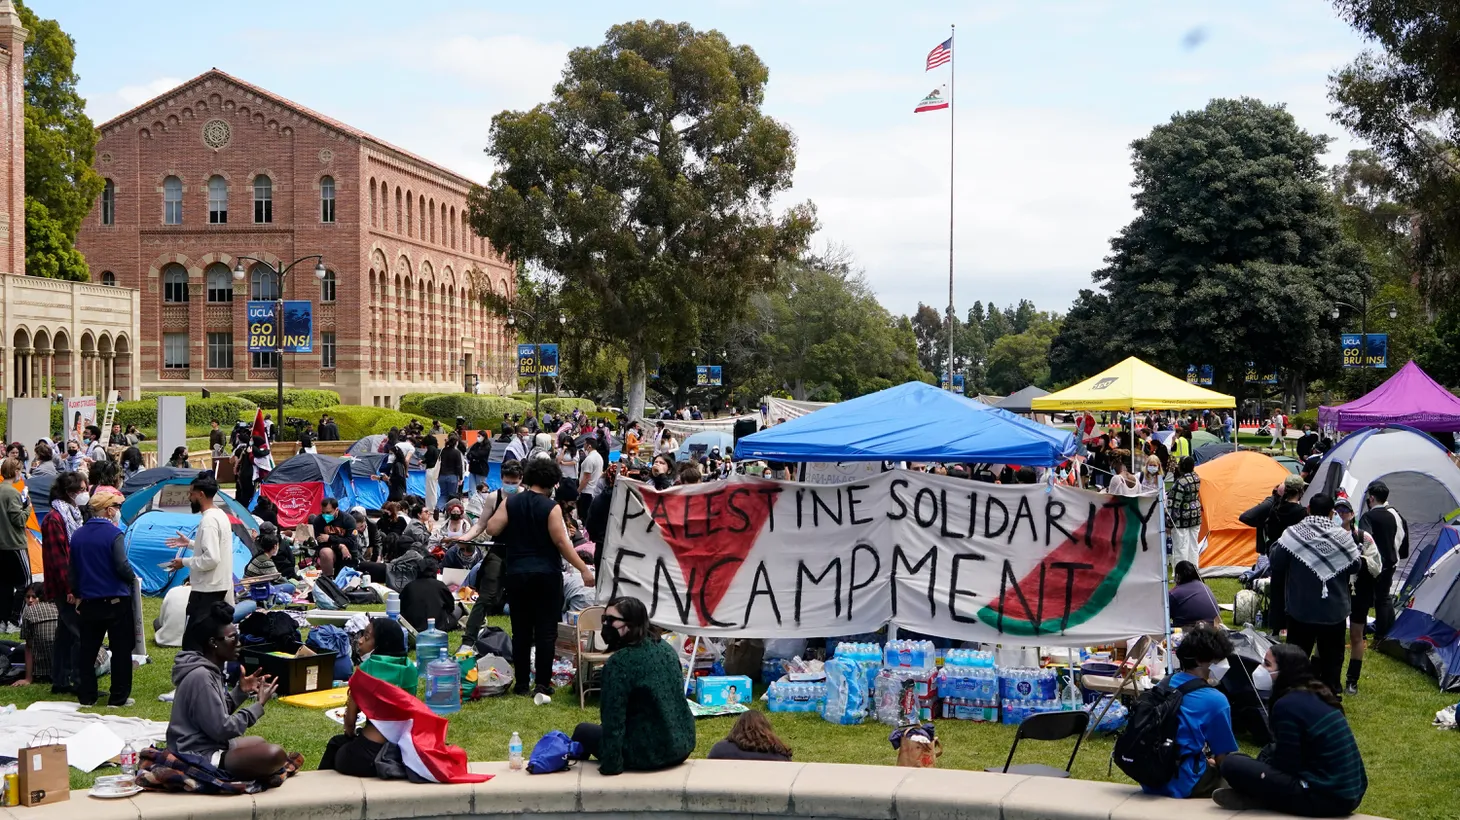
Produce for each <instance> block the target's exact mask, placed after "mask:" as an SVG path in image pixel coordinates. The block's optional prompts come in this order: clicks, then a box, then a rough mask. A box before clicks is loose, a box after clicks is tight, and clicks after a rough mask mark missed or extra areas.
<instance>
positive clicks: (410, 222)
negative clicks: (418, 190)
mask: <svg viewBox="0 0 1460 820" xmlns="http://www.w3.org/2000/svg"><path fill="white" fill-rule="evenodd" d="M414 204H415V199H414V198H413V197H412V196H411V192H410V191H406V236H415V235H416V220H415V212H414V211H413V210H412V208H413V207H414Z"/></svg>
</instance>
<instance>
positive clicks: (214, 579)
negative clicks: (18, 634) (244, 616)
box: [83, 473, 233, 657]
mask: <svg viewBox="0 0 1460 820" xmlns="http://www.w3.org/2000/svg"><path fill="white" fill-rule="evenodd" d="M217 494H218V482H217V480H215V479H214V478H213V474H212V473H200V474H199V475H198V477H197V478H195V479H193V483H192V484H191V485H189V487H188V504H189V506H191V507H192V510H193V512H194V513H195V514H196V513H201V514H202V518H201V519H200V520H199V521H198V529H197V533H196V536H195V537H194V538H189V537H187V536H186V535H184V534H183V533H181V532H179V533H178V534H177V535H175V536H173V537H172V538H169V539H167V545H168V546H169V547H173V548H175V549H179V550H181V549H191V550H192V551H193V554H192V555H190V556H188V557H186V558H174V559H172V561H170V562H168V568H169V569H171V570H173V571H177V570H180V569H183V568H186V569H187V570H188V584H189V586H191V587H192V594H191V595H189V596H188V613H187V614H188V622H189V623H191V622H192V621H193V620H194V619H196V618H199V617H201V616H202V615H205V614H207V612H208V611H209V609H210V608H211V607H212V606H213V604H216V603H220V602H224V603H231V598H232V597H233V528H232V527H231V526H230V525H229V523H228V515H227V514H226V513H224V512H223V511H222V510H220V509H218V507H217V506H216V505H215V504H214V503H213V497H214V496H215V495H217ZM83 657H84V656H83Z"/></svg>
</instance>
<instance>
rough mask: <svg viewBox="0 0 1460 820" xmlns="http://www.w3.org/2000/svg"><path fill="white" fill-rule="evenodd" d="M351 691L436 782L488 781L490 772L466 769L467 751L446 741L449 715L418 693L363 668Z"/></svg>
mask: <svg viewBox="0 0 1460 820" xmlns="http://www.w3.org/2000/svg"><path fill="white" fill-rule="evenodd" d="M350 695H351V696H352V697H353V698H354V699H355V705H356V706H359V707H360V711H362V712H364V713H365V716H366V717H368V718H370V724H371V725H372V726H374V727H375V728H376V729H379V730H380V733H381V734H382V735H385V739H386V740H388V741H390V742H391V743H394V744H395V745H397V746H399V747H400V751H401V759H402V760H404V761H405V764H406V766H407V767H408V768H409V769H410V770H411V771H413V772H415V773H416V774H417V775H419V776H420V777H422V778H424V779H426V780H429V781H431V782H432V783H484V782H486V781H488V780H491V779H492V776H491V775H489V774H472V773H471V772H468V771H467V770H466V752H464V751H462V749H461V748H460V747H457V746H448V745H446V723H447V722H446V718H444V717H441V716H440V715H438V714H436V713H435V712H432V711H431V710H430V709H427V708H426V704H424V703H422V702H421V701H420V700H419V699H418V698H417V697H416V696H415V695H413V694H411V693H409V692H407V691H405V690H404V689H401V688H400V687H397V686H392V685H391V684H389V683H386V682H385V681H383V680H381V679H380V678H376V677H372V676H370V675H367V674H365V673H364V672H361V671H359V670H356V672H355V674H353V675H351V676H350Z"/></svg>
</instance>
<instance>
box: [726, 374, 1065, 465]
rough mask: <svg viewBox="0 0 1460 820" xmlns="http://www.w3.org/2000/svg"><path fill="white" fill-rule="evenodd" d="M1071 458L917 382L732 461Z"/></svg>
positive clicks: (1044, 438)
mask: <svg viewBox="0 0 1460 820" xmlns="http://www.w3.org/2000/svg"><path fill="white" fill-rule="evenodd" d="M1074 454H1075V439H1074V437H1073V436H1071V435H1070V434H1069V433H1067V432H1065V431H1063V430H1056V429H1055V428H1053V427H1048V426H1045V425H1043V424H1039V423H1038V422H1034V421H1030V420H1029V419H1026V418H1023V417H1020V416H1016V415H1014V414H1013V413H1010V412H1008V411H1006V410H1000V409H998V408H996V407H990V406H988V405H986V404H982V403H980V402H977V401H974V400H973V399H968V398H964V397H963V396H959V395H957V394H954V393H950V392H948V391H947V390H940V389H938V388H936V387H934V386H932V385H930V384H924V383H923V382H908V383H907V384H903V385H898V386H897V387H889V388H888V389H886V390H882V391H879V392H876V393H872V394H870V395H866V396H860V397H858V398H855V399H851V400H850V401H844V402H840V403H838V404H833V405H831V406H830V407H824V408H822V409H820V410H817V411H816V412H814V413H808V414H806V415H804V416H801V417H799V418H794V419H791V420H790V421H788V422H785V423H783V424H778V425H776V426H775V427H771V428H769V429H766V430H762V431H760V432H759V433H754V434H752V435H749V436H746V437H745V438H742V439H741V440H740V442H739V443H738V444H737V445H736V446H735V458H736V459H737V460H740V461H744V460H746V459H762V460H766V461H934V462H938V461H941V462H976V463H986V464H1019V465H1027V466H1031V467H1051V466H1054V465H1056V464H1059V463H1060V462H1062V461H1065V460H1066V459H1068V458H1069V457H1070V456H1072V455H1074Z"/></svg>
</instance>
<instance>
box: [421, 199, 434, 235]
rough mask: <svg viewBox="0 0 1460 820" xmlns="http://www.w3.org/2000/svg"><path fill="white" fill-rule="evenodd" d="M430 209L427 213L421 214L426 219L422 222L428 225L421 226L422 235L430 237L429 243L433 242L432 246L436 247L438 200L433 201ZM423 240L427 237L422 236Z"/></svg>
mask: <svg viewBox="0 0 1460 820" xmlns="http://www.w3.org/2000/svg"><path fill="white" fill-rule="evenodd" d="M429 207H430V210H426V211H422V212H421V215H422V216H424V217H426V218H425V219H424V220H422V221H423V222H425V223H427V224H426V225H422V226H421V233H422V234H428V235H429V241H430V242H431V244H433V245H434V244H436V200H435V199H432V200H431V204H430V206H429ZM428 225H429V228H428V227H427V226H428ZM421 238H422V239H427V236H422V237H421Z"/></svg>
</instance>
